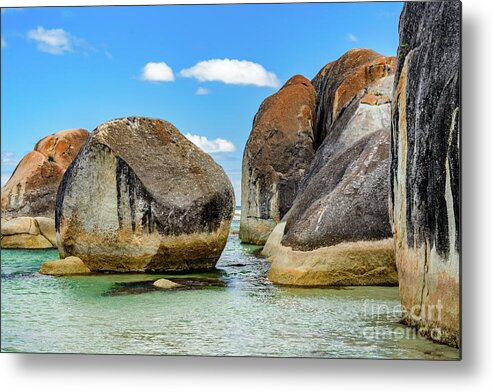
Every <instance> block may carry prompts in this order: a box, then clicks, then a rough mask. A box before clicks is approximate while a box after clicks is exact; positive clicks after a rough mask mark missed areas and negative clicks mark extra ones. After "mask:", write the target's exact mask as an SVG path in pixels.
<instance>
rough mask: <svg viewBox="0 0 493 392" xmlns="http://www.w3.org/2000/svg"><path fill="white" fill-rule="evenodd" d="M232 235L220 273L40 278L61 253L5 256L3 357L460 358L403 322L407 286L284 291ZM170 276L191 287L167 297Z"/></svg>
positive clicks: (15, 252) (18, 252)
mask: <svg viewBox="0 0 493 392" xmlns="http://www.w3.org/2000/svg"><path fill="white" fill-rule="evenodd" d="M257 251H258V247H254V246H247V245H241V244H240V242H239V239H238V236H237V235H230V237H229V241H228V244H227V247H226V249H225V251H224V253H223V255H222V257H221V259H220V261H219V263H218V265H217V271H214V272H210V273H206V274H189V275H147V274H128V275H127V274H101V275H92V276H77V277H49V276H43V275H40V274H38V273H37V270H38V269H39V267H40V265H41V263H42V262H43V261H47V260H52V259H56V258H57V257H58V254H57V252H56V251H53V250H49V251H46V250H45V251H33V250H2V253H1V255H2V268H1V272H2V281H1V283H2V288H1V292H2V298H1V305H2V320H1V321H2V329H1V338H2V341H1V348H2V351H28V352H63V353H69V352H70V353H75V352H80V353H121V354H160V355H163V354H167V355H187V354H188V355H234V356H249V355H253V356H281V357H286V356H288V357H344V358H352V357H358V358H359V357H365V358H423V359H455V358H457V357H458V355H459V352H458V350H456V349H452V348H450V347H447V346H444V345H440V344H436V343H433V342H431V341H428V340H425V339H423V338H420V337H416V336H415V335H414V333H413V331H412V330H411V329H409V328H406V327H404V326H402V325H400V324H399V323H398V320H399V313H398V312H397V311H396V309H398V306H399V297H398V288H396V287H348V288H345V289H338V290H336V289H302V288H288V287H277V286H274V285H272V284H271V283H270V282H269V281H268V280H267V278H266V273H267V270H268V267H269V264H268V262H267V261H266V260H265V259H263V258H260V257H258V256H256V253H257ZM161 277H165V278H169V279H171V280H175V281H177V282H180V283H183V284H184V285H185V288H184V289H178V290H175V291H165V290H159V289H156V288H154V286H152V282H153V281H155V280H156V279H158V278H161Z"/></svg>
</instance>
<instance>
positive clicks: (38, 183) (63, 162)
mask: <svg viewBox="0 0 493 392" xmlns="http://www.w3.org/2000/svg"><path fill="white" fill-rule="evenodd" d="M88 136H89V132H87V131H86V130H85V129H69V130H66V131H60V132H56V133H54V134H52V135H49V136H46V137H45V138H43V139H41V140H40V141H39V142H38V143H36V145H35V147H34V150H33V151H31V152H29V153H28V154H26V155H25V156H24V158H22V160H21V161H20V162H19V164H18V165H17V167H16V168H15V171H14V173H13V174H12V177H10V179H9V180H8V181H7V183H6V184H5V186H4V187H3V188H2V218H4V219H11V218H18V217H36V216H43V217H46V218H51V219H53V218H54V217H55V200H56V193H57V189H58V185H59V184H60V181H61V180H62V177H63V174H64V173H65V170H67V167H68V166H69V165H70V163H71V162H72V160H73V159H74V158H75V157H76V155H77V153H78V152H79V150H80V148H81V147H82V145H83V144H84V143H85V141H86V140H87V138H88Z"/></svg>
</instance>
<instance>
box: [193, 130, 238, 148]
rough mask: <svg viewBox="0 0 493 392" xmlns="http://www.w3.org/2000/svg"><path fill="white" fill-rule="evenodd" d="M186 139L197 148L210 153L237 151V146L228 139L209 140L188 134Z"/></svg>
mask: <svg viewBox="0 0 493 392" xmlns="http://www.w3.org/2000/svg"><path fill="white" fill-rule="evenodd" d="M185 137H186V138H187V139H188V140H190V141H191V142H192V143H193V144H195V145H196V146H197V147H199V148H201V149H202V150H204V151H205V152H208V153H215V152H233V151H236V147H235V145H234V144H233V143H231V142H230V141H229V140H226V139H219V138H218V139H214V140H209V139H208V138H207V137H206V136H199V135H192V134H190V133H187V134H186V135H185Z"/></svg>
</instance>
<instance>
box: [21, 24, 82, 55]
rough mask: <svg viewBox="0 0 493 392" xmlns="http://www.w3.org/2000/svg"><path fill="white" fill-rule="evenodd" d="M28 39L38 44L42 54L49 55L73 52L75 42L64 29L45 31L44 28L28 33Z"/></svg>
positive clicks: (39, 27)
mask: <svg viewBox="0 0 493 392" xmlns="http://www.w3.org/2000/svg"><path fill="white" fill-rule="evenodd" d="M27 38H29V39H30V40H33V41H36V42H37V48H38V50H39V51H41V52H45V53H49V54H63V53H65V52H71V51H72V50H73V41H74V37H72V36H71V35H70V34H69V33H67V32H66V31H65V30H63V29H51V30H48V29H45V28H44V27H42V26H38V28H36V29H34V30H29V31H28V32H27Z"/></svg>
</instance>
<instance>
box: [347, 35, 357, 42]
mask: <svg viewBox="0 0 493 392" xmlns="http://www.w3.org/2000/svg"><path fill="white" fill-rule="evenodd" d="M346 39H347V40H348V41H351V42H356V41H357V40H358V37H356V36H355V35H354V34H351V33H347V34H346Z"/></svg>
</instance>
